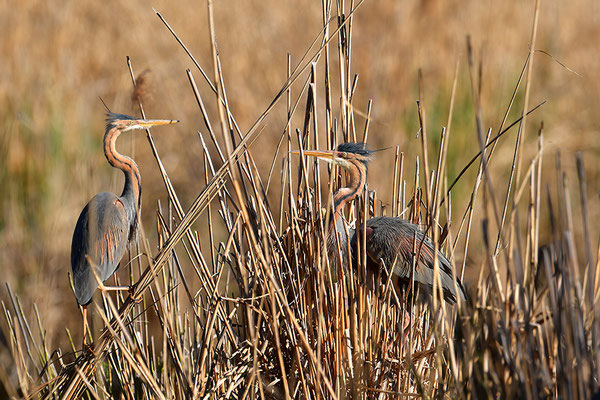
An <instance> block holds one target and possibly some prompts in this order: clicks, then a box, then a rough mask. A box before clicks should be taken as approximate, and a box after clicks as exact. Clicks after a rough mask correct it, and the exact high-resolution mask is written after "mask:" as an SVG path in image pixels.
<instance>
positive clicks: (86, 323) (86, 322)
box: [81, 306, 94, 353]
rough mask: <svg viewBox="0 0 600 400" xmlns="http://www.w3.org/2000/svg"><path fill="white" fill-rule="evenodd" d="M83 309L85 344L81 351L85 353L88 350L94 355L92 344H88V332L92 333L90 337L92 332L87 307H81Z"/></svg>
mask: <svg viewBox="0 0 600 400" xmlns="http://www.w3.org/2000/svg"><path fill="white" fill-rule="evenodd" d="M81 308H82V314H83V344H82V346H81V349H82V350H83V351H86V350H87V351H89V352H91V353H94V350H93V347H92V343H90V344H88V343H87V333H88V331H89V332H90V335H91V331H90V329H89V326H88V321H87V306H81Z"/></svg>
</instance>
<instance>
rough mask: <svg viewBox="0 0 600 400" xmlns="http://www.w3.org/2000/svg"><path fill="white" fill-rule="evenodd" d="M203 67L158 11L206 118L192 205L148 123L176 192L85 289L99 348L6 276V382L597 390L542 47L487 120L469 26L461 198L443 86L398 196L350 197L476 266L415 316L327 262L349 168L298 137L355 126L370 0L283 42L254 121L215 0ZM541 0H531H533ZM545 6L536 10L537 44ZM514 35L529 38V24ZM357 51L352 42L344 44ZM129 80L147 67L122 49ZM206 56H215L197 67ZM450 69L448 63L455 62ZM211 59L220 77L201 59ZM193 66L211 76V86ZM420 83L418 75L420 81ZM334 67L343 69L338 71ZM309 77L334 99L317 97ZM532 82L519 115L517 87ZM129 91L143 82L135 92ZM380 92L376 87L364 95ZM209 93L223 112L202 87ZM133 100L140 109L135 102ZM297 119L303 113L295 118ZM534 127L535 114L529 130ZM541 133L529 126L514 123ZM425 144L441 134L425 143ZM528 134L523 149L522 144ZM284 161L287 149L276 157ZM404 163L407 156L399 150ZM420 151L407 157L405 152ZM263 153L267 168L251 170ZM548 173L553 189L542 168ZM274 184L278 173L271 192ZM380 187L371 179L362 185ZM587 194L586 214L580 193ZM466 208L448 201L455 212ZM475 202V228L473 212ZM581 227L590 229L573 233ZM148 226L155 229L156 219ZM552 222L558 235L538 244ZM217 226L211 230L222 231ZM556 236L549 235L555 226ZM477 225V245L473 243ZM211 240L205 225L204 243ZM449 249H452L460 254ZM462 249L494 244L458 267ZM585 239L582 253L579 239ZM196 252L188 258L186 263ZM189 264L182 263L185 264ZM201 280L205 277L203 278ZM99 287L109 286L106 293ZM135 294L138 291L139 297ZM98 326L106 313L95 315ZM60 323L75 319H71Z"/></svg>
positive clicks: (79, 392) (588, 265) (477, 393)
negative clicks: (273, 86)
mask: <svg viewBox="0 0 600 400" xmlns="http://www.w3.org/2000/svg"><path fill="white" fill-rule="evenodd" d="M208 4H209V29H210V32H211V46H212V65H211V66H210V67H209V68H207V67H203V66H202V65H201V64H200V63H199V62H198V61H196V59H195V58H194V56H193V55H192V53H191V52H190V51H189V50H188V47H187V46H186V44H185V43H184V42H183V41H182V40H181V39H180V38H179V37H178V35H177V33H176V27H171V26H170V25H169V23H168V21H167V20H166V19H165V18H164V17H163V16H161V15H160V14H159V13H157V16H158V18H160V20H161V21H162V22H163V23H164V25H165V27H166V28H167V30H168V31H169V32H170V33H169V34H171V35H172V36H173V38H174V39H175V40H177V41H178V42H179V44H180V45H181V47H182V49H183V50H184V51H185V52H186V53H187V54H188V56H189V57H190V60H192V62H193V63H194V65H195V67H196V69H195V70H194V71H191V70H187V71H186V74H187V78H188V80H189V84H190V90H191V91H192V93H193V94H194V97H195V99H196V102H197V104H198V112H199V113H200V114H201V115H202V120H203V121H204V126H202V127H201V128H199V130H198V140H199V141H200V142H201V144H202V148H203V149H204V151H203V153H202V154H199V155H198V156H199V157H200V158H201V159H202V162H203V165H204V167H205V168H204V170H205V177H204V181H205V182H204V183H205V186H204V188H203V189H202V190H201V191H200V192H199V193H198V195H197V197H196V199H195V200H194V201H193V203H192V204H191V205H190V206H184V205H182V204H181V202H180V200H179V197H178V194H177V191H176V189H175V188H174V187H173V185H172V184H171V180H170V178H169V176H168V174H167V172H166V170H165V168H164V166H163V163H162V161H161V155H160V152H159V151H158V149H157V148H156V146H155V144H154V141H153V139H152V136H151V134H150V132H149V131H148V132H147V138H148V142H149V145H150V146H151V149H152V153H153V155H154V158H155V160H156V163H157V166H158V167H159V170H160V171H161V175H162V178H163V182H164V187H165V191H166V193H167V194H168V199H169V201H168V203H167V204H158V205H157V206H156V207H155V208H154V209H152V207H150V206H146V207H145V208H144V211H143V212H145V213H147V212H153V213H155V216H156V217H155V226H154V227H152V228H149V227H148V226H146V227H142V228H141V230H140V238H139V241H138V244H137V245H136V246H134V248H132V249H131V252H130V260H129V262H128V263H127V262H126V261H127V260H124V261H123V263H122V264H123V265H122V268H128V271H129V277H130V283H131V284H133V285H134V288H135V289H134V293H133V297H122V296H121V295H118V294H115V295H110V296H108V295H104V294H102V295H100V294H97V295H96V303H95V304H96V306H95V307H90V309H91V310H92V313H95V314H96V315H99V316H100V318H101V320H102V322H103V323H102V326H101V333H100V334H99V336H98V337H97V338H95V341H94V346H93V349H83V350H82V349H81V348H80V346H79V342H76V341H75V340H71V347H70V348H67V349H61V348H55V347H54V346H53V345H52V343H49V342H48V341H47V340H46V337H45V329H44V326H43V324H42V323H41V319H40V318H39V315H38V313H37V309H34V310H33V311H28V310H24V309H23V308H22V307H21V303H20V300H19V298H18V297H17V296H16V295H15V294H14V293H13V291H12V289H11V287H10V286H9V285H7V286H6V291H7V296H8V298H9V299H10V301H9V302H3V303H2V306H3V316H4V321H3V324H2V325H1V327H2V334H3V335H4V339H5V340H6V341H7V342H8V345H9V346H10V349H11V354H12V361H13V364H14V365H13V366H12V367H11V368H3V369H2V374H0V397H15V398H90V399H96V398H127V399H130V398H131V399H138V398H161V399H162V398H165V399H179V398H202V399H205V398H206V399H217V398H236V399H246V398H250V399H255V398H260V399H265V398H274V399H287V398H294V399H305V398H306V399H309V398H310V399H313V398H314V399H321V398H327V399H344V398H357V399H358V398H377V399H385V398H420V397H423V398H516V397H519V398H540V397H554V398H558V397H561V398H590V397H591V396H592V395H593V394H595V393H596V392H597V391H598V386H599V383H598V377H599V373H598V365H599V362H600V359H599V356H600V352H599V343H598V340H599V337H600V336H599V335H600V331H599V324H598V320H597V319H596V317H598V313H599V311H600V309H599V307H598V304H597V300H598V295H599V289H598V280H599V275H598V273H597V269H598V256H597V253H598V252H599V251H600V250H598V251H596V254H594V247H593V246H594V245H596V244H597V243H598V238H592V237H591V236H590V233H589V232H590V229H589V217H588V216H589V213H590V207H596V205H592V204H587V201H586V199H587V194H586V191H587V190H588V189H587V185H586V174H585V168H584V165H583V158H582V157H581V156H578V158H577V162H576V166H577V174H578V181H577V182H571V181H569V180H568V179H567V174H566V171H565V170H564V168H563V161H562V159H561V155H560V153H559V154H557V155H556V163H555V165H547V164H545V165H543V164H542V160H543V157H542V155H543V152H544V130H543V126H539V127H533V126H529V125H527V116H528V114H529V113H530V112H543V108H542V109H541V111H536V110H537V108H538V107H539V105H535V104H533V105H531V104H529V93H530V91H531V82H532V80H534V79H535V76H533V75H532V64H533V60H534V59H533V57H532V55H533V50H531V52H530V54H529V57H528V58H527V59H526V60H524V67H523V73H522V74H521V76H520V77H518V81H517V85H516V87H515V90H514V93H513V94H512V99H511V97H510V94H509V95H508V96H507V100H508V101H507V103H508V104H509V105H508V107H507V111H506V115H505V117H504V119H503V120H502V121H498V128H497V129H495V130H492V129H491V128H490V129H487V128H486V127H484V126H483V122H482V119H481V113H482V105H481V104H482V102H481V99H480V95H481V91H480V90H481V83H482V82H481V81H480V79H481V74H480V71H481V67H480V64H478V63H479V61H478V60H476V59H475V56H474V55H473V51H472V49H471V46H470V43H469V42H468V41H467V55H468V57H467V60H466V65H467V68H468V69H469V71H470V77H471V90H472V99H473V104H474V110H475V128H476V129H475V131H476V140H477V142H476V143H477V144H476V145H475V146H473V153H474V156H475V157H474V158H473V161H472V162H471V163H470V164H469V165H467V166H465V171H466V170H467V168H470V169H471V170H474V171H475V173H474V174H473V173H471V174H466V175H464V176H463V175H462V173H461V174H460V175H459V176H458V177H457V178H456V180H457V179H462V180H467V179H471V182H469V185H470V186H471V188H472V191H471V193H470V198H469V202H468V203H467V204H464V205H457V204H452V194H453V192H452V190H453V189H454V187H455V186H454V183H455V182H456V180H453V179H451V178H450V177H449V176H448V168H447V161H446V155H447V149H448V146H451V143H452V133H453V132H452V129H451V122H452V116H453V112H454V93H455V89H456V86H457V84H458V80H457V78H456V74H455V79H454V83H453V90H452V95H451V99H450V102H449V104H450V107H449V110H448V120H447V124H446V125H445V126H444V127H429V126H427V124H426V121H427V114H426V110H427V104H426V103H425V101H424V100H423V98H422V95H421V98H420V99H419V102H418V107H417V112H416V113H415V118H416V119H418V123H419V126H420V129H419V135H420V138H421V147H420V148H419V149H410V151H411V154H415V153H418V156H416V157H408V156H407V153H405V152H404V151H407V152H408V150H405V149H400V148H392V149H390V150H388V151H394V152H395V161H394V164H393V166H391V168H390V171H391V172H390V175H389V178H390V179H389V184H390V186H391V193H392V194H393V195H392V199H391V204H390V202H389V201H382V200H381V199H379V198H378V197H377V192H376V190H369V191H368V192H367V193H365V194H364V196H363V198H361V199H360V200H358V201H355V202H354V204H353V205H352V206H351V207H348V209H347V210H346V212H347V215H346V217H347V219H348V220H349V221H350V222H351V224H352V225H354V226H357V225H358V223H360V221H362V220H364V219H367V218H369V217H371V216H376V215H393V216H397V215H399V216H402V217H404V218H406V219H410V220H412V221H413V222H415V223H418V224H420V225H421V226H422V228H423V230H424V231H426V232H427V234H428V235H429V236H430V237H431V238H432V240H433V241H434V243H435V244H436V247H438V248H439V249H441V250H442V251H443V252H445V254H447V255H448V257H449V259H451V260H452V262H453V266H454V270H455V271H454V272H455V273H456V274H457V275H458V276H460V277H462V278H463V279H464V276H465V274H470V275H471V276H472V278H469V279H467V280H465V281H466V282H467V287H468V292H469V298H468V299H467V301H466V302H461V303H460V304H458V305H457V306H455V307H451V306H448V305H447V304H445V303H444V302H443V301H441V296H440V293H439V291H438V290H435V287H434V293H433V296H432V299H431V301H429V302H427V303H425V304H422V303H413V304H410V305H409V306H408V307H409V311H410V312H411V315H412V319H411V324H410V327H409V329H408V331H407V332H403V330H402V326H403V322H404V309H403V307H402V306H401V302H399V301H398V297H399V296H400V295H401V294H400V293H396V292H395V289H394V287H393V285H390V284H387V283H386V282H366V281H367V278H366V277H365V274H364V265H363V264H362V263H361V262H358V263H356V264H357V265H354V266H353V267H352V268H348V267H333V265H335V263H333V262H332V260H329V259H328V257H327V252H326V250H325V249H326V238H327V232H328V229H329V224H328V222H329V221H328V215H329V214H328V212H327V210H330V209H331V204H332V192H333V191H334V190H335V189H336V188H338V187H340V186H343V182H344V179H345V177H344V173H343V171H339V170H337V169H332V168H327V169H325V168H323V166H321V167H319V165H318V163H317V162H316V161H311V160H309V159H306V158H304V157H298V158H297V159H294V158H293V157H294V156H292V155H290V154H289V152H290V150H292V149H298V148H301V149H304V150H306V149H315V148H319V146H322V145H323V143H326V146H327V148H333V147H335V145H336V144H338V143H340V142H343V141H365V142H368V140H369V136H371V135H374V134H377V133H376V132H372V128H371V105H372V103H371V102H369V104H368V107H367V109H366V110H357V109H355V107H354V106H353V97H354V94H355V92H356V91H357V90H359V85H358V76H356V75H354V74H353V73H352V68H351V65H352V57H353V54H352V32H353V23H354V16H355V13H356V12H358V11H357V10H359V8H360V7H361V6H362V4H363V1H359V2H354V1H353V2H350V4H346V5H345V4H344V2H336V3H332V2H326V1H324V2H323V12H322V18H323V29H322V30H321V31H320V32H315V41H314V42H313V44H312V46H311V47H310V48H309V49H308V50H307V52H306V54H305V55H304V57H303V58H302V59H301V60H300V61H299V62H297V63H295V64H294V63H292V60H291V57H288V62H287V65H286V66H282V68H285V69H286V71H287V80H286V81H285V83H284V85H283V86H282V88H281V90H280V92H279V93H278V94H277V96H276V97H275V98H274V99H273V101H272V103H271V104H270V105H269V106H268V107H267V109H266V110H265V111H264V113H263V114H262V115H261V116H260V117H259V118H257V120H256V123H255V124H254V125H253V126H252V127H251V128H250V129H248V130H247V131H242V130H241V128H240V127H239V126H238V125H237V123H236V119H235V115H234V114H233V113H232V111H231V110H230V108H229V105H228V99H227V90H226V82H225V81H224V79H223V74H222V69H221V60H220V57H219V53H218V51H217V48H216V37H215V34H214V32H215V29H214V26H213V18H212V4H211V2H210V1H209V2H208ZM538 6H539V5H538ZM537 11H538V9H537V7H536V14H535V18H534V21H533V23H532V35H531V38H529V39H530V43H531V46H530V48H531V49H534V48H535V40H536V30H537V15H538V14H537ZM524 40H527V38H525V39H524ZM354 56H356V55H354ZM128 65H129V69H130V74H131V77H132V82H133V92H134V93H139V92H140V90H141V88H139V87H138V86H137V85H138V84H139V83H140V81H139V80H136V77H135V73H134V68H133V65H132V63H131V62H129V64H128ZM205 68H206V69H205ZM456 68H457V69H456V70H457V71H458V66H457V67H456ZM209 70H212V71H213V74H212V76H211V75H210V74H209V73H208V72H207V71H209ZM197 79H200V81H201V84H202V85H207V86H208V87H209V88H210V89H211V91H212V92H213V93H214V97H212V98H202V96H201V95H200V90H198V84H199V82H198V81H197ZM420 79H421V81H420V82H419V83H420V85H421V87H422V80H423V79H426V78H423V77H420ZM334 82H335V84H334ZM320 91H324V92H325V94H326V96H325V98H326V101H325V102H324V103H323V104H321V103H318V102H317V99H318V98H319V96H318V95H317V94H318V93H319V92H320ZM517 94H519V95H520V96H523V97H522V98H523V105H522V108H521V110H520V111H519V114H520V116H519V117H518V118H517V119H516V120H515V121H510V120H509V119H508V116H509V115H511V111H512V113H513V114H514V112H515V111H514V107H515V106H514V102H513V100H514V99H515V97H516V96H517ZM135 99H136V100H139V99H140V97H139V96H138V97H135ZM375 101H376V99H375ZM208 102H215V104H216V109H217V110H218V117H215V116H212V115H209V113H208V112H207V108H206V106H205V104H208ZM276 107H285V110H286V115H287V123H286V124H285V125H284V126H280V127H278V129H279V130H280V139H279V141H278V143H273V145H272V147H271V148H269V151H272V152H274V157H273V162H272V164H271V165H270V168H269V169H268V171H269V172H268V174H261V173H259V168H258V167H257V165H256V163H255V158H254V157H253V153H256V152H258V151H260V149H256V148H253V147H252V143H253V142H254V141H255V140H256V138H258V137H259V136H260V134H261V132H262V131H263V128H264V125H263V123H264V120H265V118H266V117H267V116H268V115H269V114H270V113H271V112H272V110H273V109H274V108H276ZM139 109H140V113H141V114H142V115H144V109H143V105H142V104H141V102H140V103H139ZM297 121H300V123H296V122H297ZM526 128H527V129H526ZM508 135H512V136H511V137H513V138H516V140H515V142H514V143H515V144H514V157H513V163H512V169H511V171H510V174H508V176H506V177H505V179H503V180H498V179H496V180H492V178H491V177H490V175H489V174H488V168H489V166H490V164H492V163H493V162H494V160H495V159H494V155H495V148H496V146H497V145H498V143H499V142H500V141H501V140H502V139H504V138H505V137H506V136H508ZM526 135H527V136H530V137H532V136H535V135H537V140H527V141H526V140H524V138H525V137H526ZM432 137H435V138H436V140H435V142H436V143H438V145H437V146H435V148H434V146H433V143H434V140H432ZM532 144H533V145H534V146H536V149H535V156H534V157H532V158H531V159H526V157H525V156H524V155H523V147H524V146H530V145H532ZM279 162H281V163H279ZM409 163H410V164H411V166H410V167H409ZM413 163H414V167H413V166H412V164H413ZM262 169H263V170H264V168H262ZM543 175H554V176H556V182H557V183H558V184H557V185H556V190H551V189H550V188H549V187H545V186H544V185H542V176H543ZM274 187H276V188H279V189H280V194H279V196H275V198H276V199H277V201H273V200H272V199H273V196H272V192H273V190H275V189H273V188H274ZM369 189H377V188H369ZM576 198H577V199H581V201H580V203H581V205H580V207H578V209H580V210H581V211H582V214H581V215H575V214H574V208H573V205H572V202H574V201H576V200H575V199H576ZM457 209H459V210H461V211H460V213H459V214H458V215H456V214H454V215H453V214H452V210H457ZM475 210H479V212H481V213H483V215H484V218H483V223H482V225H481V226H476V225H474V224H473V221H474V218H473V215H474V212H475ZM579 224H581V225H582V226H583V228H584V232H585V236H584V241H583V243H580V242H578V241H577V240H575V237H574V234H573V232H574V226H575V225H579ZM149 229H154V230H156V235H157V238H158V242H157V243H156V244H155V245H154V246H153V245H151V243H150V241H149V240H148V239H147V238H146V236H147V234H146V232H147V230H149ZM543 229H548V230H549V234H546V235H544V236H543V237H548V236H550V237H551V238H552V239H551V240H550V241H548V242H547V243H541V241H540V236H541V235H540V232H541V230H543ZM223 230H224V231H225V232H226V235H225V236H226V240H222V241H219V240H218V239H217V238H218V237H220V236H221V235H220V233H219V232H222V231H223ZM547 233H548V232H547ZM474 235H477V236H483V238H484V240H483V243H484V247H483V248H481V247H478V248H469V244H470V243H471V242H472V239H471V238H472V237H473V236H474ZM203 238H207V239H206V240H204V239H203ZM458 246H460V247H461V248H462V249H461V254H463V255H464V259H463V260H458V259H455V258H454V253H455V251H456V249H457V247H458ZM470 252H477V253H483V254H485V257H482V259H484V260H485V261H484V262H483V263H481V264H479V265H469V263H468V261H467V260H468V257H467V255H468V254H469V253H470ZM582 255H583V256H582ZM184 266H191V268H184ZM190 271H191V273H190ZM196 288H198V289H196ZM100 298H101V300H102V301H99V299H100ZM134 298H135V299H138V301H134ZM96 330H97V331H98V332H100V329H98V327H96ZM65 334H67V335H69V337H70V332H69V331H68V330H67V331H66V333H65Z"/></svg>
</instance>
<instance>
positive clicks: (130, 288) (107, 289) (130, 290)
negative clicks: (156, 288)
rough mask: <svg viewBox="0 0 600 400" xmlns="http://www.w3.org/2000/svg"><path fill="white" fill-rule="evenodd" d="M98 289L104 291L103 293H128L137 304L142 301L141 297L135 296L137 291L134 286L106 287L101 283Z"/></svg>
mask: <svg viewBox="0 0 600 400" xmlns="http://www.w3.org/2000/svg"><path fill="white" fill-rule="evenodd" d="M98 289H100V290H102V291H103V292H111V291H126V292H128V293H129V295H130V296H131V299H132V300H133V301H135V302H136V303H139V302H141V301H142V299H141V297H136V296H134V290H135V286H134V285H131V286H105V285H104V284H103V283H100V284H98Z"/></svg>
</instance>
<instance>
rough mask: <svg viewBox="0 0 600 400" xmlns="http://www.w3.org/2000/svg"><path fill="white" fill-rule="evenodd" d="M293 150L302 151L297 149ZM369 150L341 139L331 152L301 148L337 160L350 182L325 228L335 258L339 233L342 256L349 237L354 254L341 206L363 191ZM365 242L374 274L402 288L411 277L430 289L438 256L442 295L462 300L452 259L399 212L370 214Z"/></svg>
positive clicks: (354, 237)
mask: <svg viewBox="0 0 600 400" xmlns="http://www.w3.org/2000/svg"><path fill="white" fill-rule="evenodd" d="M294 153H295V154H300V152H294ZM372 153H373V152H372V151H370V150H368V149H367V148H366V146H365V145H364V144H363V143H343V144H341V145H339V146H338V148H337V149H336V150H329V151H322V150H306V151H304V154H305V155H309V156H313V157H318V158H319V159H322V160H324V161H327V162H329V163H332V164H335V165H338V166H340V167H342V168H344V169H346V170H347V171H348V173H349V180H348V186H346V187H343V188H341V189H339V190H338V191H337V192H336V193H335V194H334V196H333V199H334V207H333V209H334V213H335V214H334V218H333V219H332V226H331V229H329V237H328V240H327V247H328V253H329V259H330V260H333V261H334V262H336V260H339V256H338V251H337V248H338V247H337V238H339V242H340V243H339V245H340V249H341V250H342V260H347V259H348V251H347V249H348V241H349V243H350V246H349V247H350V248H351V249H352V253H354V254H355V253H356V249H357V235H356V233H355V231H354V230H350V231H349V236H347V235H346V229H345V227H344V221H343V218H342V210H343V209H344V206H345V205H346V204H347V203H348V202H349V201H351V200H353V199H354V198H355V197H357V196H358V195H359V194H360V193H362V191H363V190H364V188H365V184H366V182H367V172H368V165H369V161H370V160H371V157H372ZM361 231H362V227H359V228H358V232H361ZM336 236H337V237H336ZM415 237H416V239H417V243H416V246H414V241H415ZM365 247H366V254H367V269H368V270H369V271H371V272H373V273H376V274H377V275H379V273H380V272H383V274H384V275H387V276H390V277H392V278H394V280H395V282H396V283H397V284H398V286H399V288H401V289H403V290H406V288H407V286H408V284H409V283H410V281H411V279H412V278H414V281H415V283H416V284H418V285H420V286H423V287H425V288H428V289H431V288H432V287H433V282H434V280H433V274H434V261H435V259H434V257H436V256H437V259H438V265H439V272H440V286H441V289H442V293H443V296H444V299H445V300H446V301H447V302H448V303H450V304H454V303H456V300H457V297H460V298H461V299H463V300H464V299H465V292H464V289H463V286H462V284H461V282H460V280H459V279H458V278H454V277H453V274H452V266H451V264H450V261H448V259H447V258H446V257H444V255H443V254H442V253H441V252H439V251H438V252H437V254H436V255H434V254H435V249H434V246H433V244H432V243H431V241H430V240H429V239H428V238H426V237H425V235H424V234H423V233H422V232H421V231H420V230H419V229H418V227H417V226H416V225H414V224H411V223H410V222H408V221H406V220H404V219H402V218H397V217H396V218H393V217H377V218H371V219H369V220H367V223H366V243H365ZM414 247H416V248H417V255H416V258H417V259H416V266H415V270H414V275H413V274H412V260H413V248H414Z"/></svg>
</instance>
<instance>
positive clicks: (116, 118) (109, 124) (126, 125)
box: [106, 113, 179, 132]
mask: <svg viewBox="0 0 600 400" xmlns="http://www.w3.org/2000/svg"><path fill="white" fill-rule="evenodd" d="M177 122H179V121H178V120H175V119H135V118H133V117H130V116H129V115H124V114H116V113H108V114H106V131H107V132H108V131H110V130H111V129H113V128H117V129H119V130H120V131H121V132H127V131H132V130H134V129H146V128H150V127H153V126H157V125H169V124H176V123H177Z"/></svg>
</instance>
